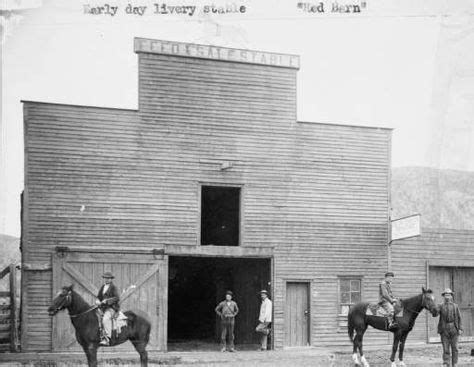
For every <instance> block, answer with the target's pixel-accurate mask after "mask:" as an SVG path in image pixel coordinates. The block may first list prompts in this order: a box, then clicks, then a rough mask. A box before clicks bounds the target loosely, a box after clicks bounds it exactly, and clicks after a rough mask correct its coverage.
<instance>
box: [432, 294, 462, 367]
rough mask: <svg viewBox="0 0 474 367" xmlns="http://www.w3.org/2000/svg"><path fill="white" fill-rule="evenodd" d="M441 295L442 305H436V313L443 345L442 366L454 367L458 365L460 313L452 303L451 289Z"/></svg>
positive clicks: (460, 329)
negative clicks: (442, 298)
mask: <svg viewBox="0 0 474 367" xmlns="http://www.w3.org/2000/svg"><path fill="white" fill-rule="evenodd" d="M441 295H442V296H443V297H444V303H443V304H441V305H438V307H437V309H436V311H437V313H438V314H439V323H438V333H439V334H440V335H441V343H442V344H443V365H445V366H452V367H455V366H456V364H457V363H458V337H459V335H461V334H462V325H461V312H460V311H459V307H458V305H457V304H456V303H454V301H453V296H454V292H453V291H452V290H451V289H449V288H446V289H445V291H444V292H443V293H441ZM450 349H451V352H450ZM451 354H452V355H451ZM451 363H452V364H451Z"/></svg>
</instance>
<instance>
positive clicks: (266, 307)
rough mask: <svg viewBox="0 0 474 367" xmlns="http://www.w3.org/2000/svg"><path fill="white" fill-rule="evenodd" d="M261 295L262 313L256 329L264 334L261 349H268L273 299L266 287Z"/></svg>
mask: <svg viewBox="0 0 474 367" xmlns="http://www.w3.org/2000/svg"><path fill="white" fill-rule="evenodd" d="M260 297H261V299H262V303H261V305H260V315H259V316H258V322H259V324H258V325H257V328H256V329H255V331H256V332H257V333H261V334H262V338H261V340H260V344H261V345H260V350H267V339H268V335H269V334H270V325H271V323H272V301H270V299H269V298H268V292H267V291H266V290H265V289H263V290H261V291H260Z"/></svg>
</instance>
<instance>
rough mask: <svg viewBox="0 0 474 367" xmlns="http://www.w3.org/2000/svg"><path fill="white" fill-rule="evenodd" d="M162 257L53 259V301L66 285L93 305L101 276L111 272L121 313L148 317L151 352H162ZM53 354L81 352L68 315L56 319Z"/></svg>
mask: <svg viewBox="0 0 474 367" xmlns="http://www.w3.org/2000/svg"><path fill="white" fill-rule="evenodd" d="M164 266H165V261H164V260H163V256H154V255H153V254H151V252H150V254H137V253H84V252H69V251H68V252H63V253H58V254H55V255H54V256H53V292H54V293H53V297H54V295H55V293H56V292H58V290H60V289H61V287H62V286H64V285H70V284H74V289H75V290H76V291H77V292H78V293H79V294H80V295H81V296H82V297H83V298H84V299H85V300H86V301H87V302H88V303H89V304H91V305H92V304H93V303H94V302H95V300H96V295H97V293H98V290H99V288H100V286H101V285H102V282H103V280H102V274H103V273H104V272H105V271H111V272H112V273H113V274H114V276H115V279H114V284H115V285H116V286H117V287H118V289H119V292H120V294H121V295H120V301H121V303H120V307H121V309H122V311H125V310H132V311H137V312H138V313H142V314H143V313H145V314H146V315H147V317H148V319H149V320H150V321H151V323H152V329H151V335H150V343H149V347H148V348H149V349H150V350H153V349H157V350H159V349H162V347H163V346H164V345H165V341H164V340H163V339H164V337H165V331H164V328H165V327H166V325H164V323H163V322H159V320H165V317H164V314H163V312H164V311H165V310H164V309H165V308H166V304H165V300H164V294H163V293H164V292H163V291H161V288H160V285H161V286H162V287H163V286H164V284H163V283H166V280H164V281H163V277H165V279H166V274H165V271H164ZM52 339H53V350H55V351H75V350H81V347H80V346H79V344H78V343H77V341H76V338H75V331H74V328H73V326H72V324H71V320H70V318H69V316H68V313H67V311H62V312H59V313H58V314H57V315H56V316H55V317H54V318H53V338H52ZM132 348H133V346H132V344H131V343H129V342H126V343H124V344H123V345H121V346H117V347H114V348H108V350H127V349H132Z"/></svg>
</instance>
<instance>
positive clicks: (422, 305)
mask: <svg viewBox="0 0 474 367" xmlns="http://www.w3.org/2000/svg"><path fill="white" fill-rule="evenodd" d="M401 303H402V304H403V300H401ZM424 303H425V295H423V298H422V299H421V310H420V311H415V310H413V309H411V308H408V307H404V308H405V310H407V311H410V312H413V313H415V314H416V315H417V316H418V315H419V314H420V313H421V311H423V310H424V308H425V305H424Z"/></svg>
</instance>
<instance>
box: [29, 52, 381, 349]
mask: <svg viewBox="0 0 474 367" xmlns="http://www.w3.org/2000/svg"><path fill="white" fill-rule="evenodd" d="M25 134H26V135H25V136H26V138H25V148H26V161H25V164H26V178H25V182H26V190H25V205H26V210H27V213H26V214H25V218H27V220H26V222H27V223H25V230H24V239H25V243H24V246H23V249H24V250H23V251H24V256H25V257H24V261H28V262H45V263H48V264H50V262H51V253H52V251H53V249H54V247H55V246H81V245H88V246H91V245H92V246H98V247H102V248H103V247H109V248H114V249H116V248H120V247H121V246H126V247H135V246H136V247H140V248H147V247H148V248H150V249H152V248H162V247H163V246H164V245H169V246H176V247H177V248H180V249H182V248H183V247H185V246H195V245H197V244H199V242H198V240H199V225H200V208H199V187H200V186H199V185H200V184H205V183H207V184H209V183H214V184H229V185H232V184H235V185H242V201H243V206H242V208H243V211H242V215H241V217H242V246H243V247H258V248H261V247H264V248H265V247H267V248H269V249H270V248H271V247H275V250H274V274H275V278H274V285H273V288H274V290H275V292H274V294H273V295H272V296H273V298H274V301H275V322H274V330H275V340H274V342H275V346H276V347H277V348H280V347H282V344H283V340H284V338H283V335H282V332H283V329H284V322H283V315H284V312H283V309H284V302H283V293H284V292H283V287H284V280H285V279H288V278H304V279H312V280H313V283H312V288H311V292H312V294H311V300H312V305H311V307H312V309H313V311H314V312H313V316H312V334H313V335H312V342H313V344H314V345H322V344H341V343H343V344H347V333H346V331H345V330H343V331H340V330H339V329H338V326H337V325H338V322H339V319H338V317H337V311H338V308H337V276H340V275H342V276H344V275H356V276H363V296H364V297H365V298H367V299H369V300H374V301H375V300H376V298H377V297H376V295H377V289H378V288H377V282H378V281H379V280H380V277H381V276H382V274H383V272H384V271H385V269H386V267H387V261H386V259H387V257H386V242H387V213H388V201H389V197H388V184H389V164H390V162H389V150H390V131H388V130H383V129H374V128H363V127H350V126H340V125H327V124H312V123H299V122H296V70H294V69H286V68H276V67H270V66H263V65H262V66H259V65H249V64H242V63H240V64H239V63H231V62H221V61H215V60H200V59H190V58H180V57H175V56H165V55H151V54H139V110H138V111H128V110H114V109H102V108H92V107H83V106H66V105H54V104H42V103H25ZM223 162H230V163H231V164H232V167H231V168H229V169H225V170H221V169H220V167H221V164H222V163H223ZM190 252H192V251H191V250H190ZM194 252H195V251H194ZM41 274H43V276H46V277H48V279H49V280H48V281H44V282H42V283H38V284H37V285H33V286H32V287H33V288H34V290H35V291H37V292H40V293H42V294H46V295H48V297H47V299H48V302H49V300H50V298H49V297H50V295H51V292H52V289H51V282H50V278H51V273H50V272H48V271H45V272H42V273H41ZM35 284H36V283H35ZM29 289H30V288H28V290H24V297H25V298H24V299H26V300H27V303H28V302H30V301H29V300H30V297H31V291H30V290H29ZM28 292H29V293H28ZM27 293H28V294H27ZM44 303H45V304H44V305H42V307H43V306H47V304H46V303H47V302H46V298H45V299H44ZM25 307H26V308H25V310H28V311H29V308H28V307H30V304H27V305H26V306H25ZM28 311H25V313H26V312H28ZM35 311H36V312H40V315H41V317H44V315H46V307H43V308H42V309H41V310H39V309H38V310H36V309H35ZM38 320H39V321H38V323H41V322H43V324H41V325H42V327H43V328H45V330H50V327H51V323H50V319H49V318H48V319H47V320H48V321H47V322H46V321H45V320H46V318H44V319H38ZM41 320H43V321H41ZM30 327H31V323H30V322H29V321H28V322H27V325H26V330H27V333H26V334H25V338H24V342H25V343H26V344H24V345H25V350H48V349H49V348H50V347H51V338H50V336H49V337H46V336H44V335H43V336H41V337H40V336H38V335H36V334H31V335H30V334H29V332H30ZM369 340H372V341H373V342H385V341H386V336H385V334H380V335H379V334H377V336H375V337H373V338H372V337H371V334H370V335H369Z"/></svg>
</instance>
